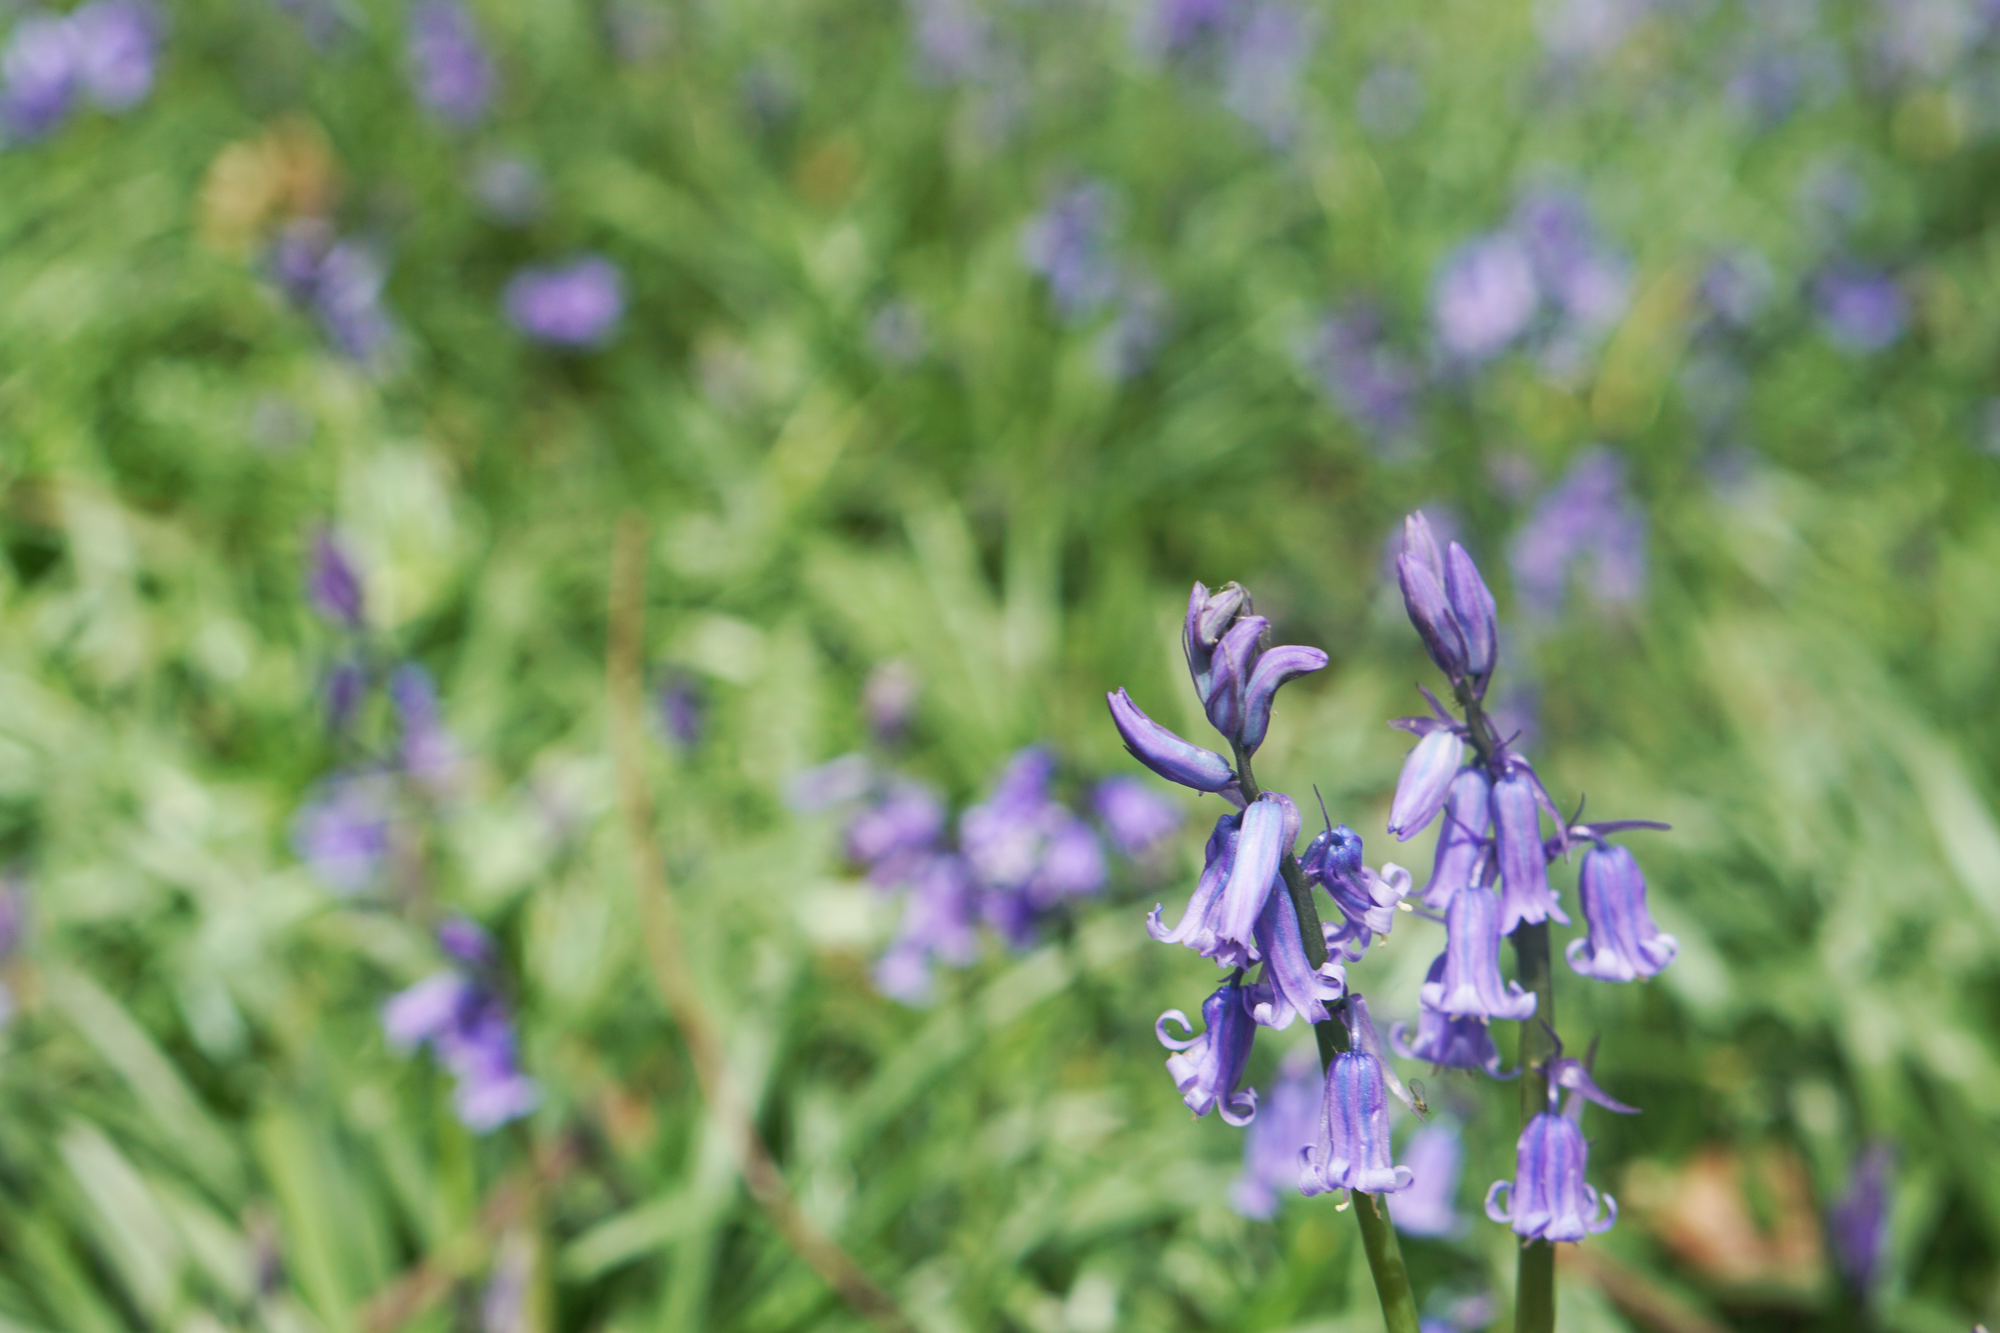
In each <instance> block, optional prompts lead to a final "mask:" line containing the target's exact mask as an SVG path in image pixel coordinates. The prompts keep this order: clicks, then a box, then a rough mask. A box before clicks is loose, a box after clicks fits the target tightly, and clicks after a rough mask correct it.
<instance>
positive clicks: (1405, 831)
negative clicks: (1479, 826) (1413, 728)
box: [1389, 727, 1465, 842]
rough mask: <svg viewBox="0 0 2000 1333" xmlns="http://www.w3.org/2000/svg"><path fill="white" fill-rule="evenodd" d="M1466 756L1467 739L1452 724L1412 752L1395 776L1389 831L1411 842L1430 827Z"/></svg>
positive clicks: (1422, 741) (1431, 733)
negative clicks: (1394, 791)
mask: <svg viewBox="0 0 2000 1333" xmlns="http://www.w3.org/2000/svg"><path fill="white" fill-rule="evenodd" d="M1464 759H1465V741H1464V739H1463V738H1462V737H1461V736H1460V735H1459V734H1458V732H1457V731H1456V730H1454V729H1453V728H1451V727H1438V728H1436V729H1435V730H1433V731H1432V732H1430V734H1428V735H1426V736H1425V737H1424V738H1423V739H1422V740H1420V741H1418V742H1417V744H1416V747H1415V748H1414V749H1412V750H1411V751H1410V754H1409V757H1408V758H1407V759H1405V760H1404V761H1403V772H1402V775H1401V776H1400V777H1398V778H1397V779H1396V796H1395V799H1394V800H1393V801H1391V802H1390V805H1389V832H1391V833H1393V834H1395V835H1396V840H1397V841H1398V842H1408V841H1409V840H1410V839H1411V838H1414V837H1415V836H1416V835H1417V834H1419V833H1421V832H1423V831H1424V830H1425V829H1426V828H1429V827H1430V822H1431V820H1433V819H1435V818H1437V813H1438V811H1439V810H1441V809H1443V808H1444V803H1445V797H1446V796H1448V795H1449V794H1450V792H1451V787H1452V782H1453V780H1454V779H1456V778H1457V776H1458V771H1459V765H1460V764H1461V763H1462V762H1464Z"/></svg>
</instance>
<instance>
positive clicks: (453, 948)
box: [437, 916, 494, 967]
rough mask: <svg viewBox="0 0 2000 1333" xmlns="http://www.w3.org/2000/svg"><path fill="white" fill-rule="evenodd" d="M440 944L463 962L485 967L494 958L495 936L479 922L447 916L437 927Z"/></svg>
mask: <svg viewBox="0 0 2000 1333" xmlns="http://www.w3.org/2000/svg"><path fill="white" fill-rule="evenodd" d="M437 940H438V946H439V947H440V948H442V949H443V950H444V951H445V952H446V953H448V954H450V955H451V956H452V957H453V958H456V959H458V961H459V962H461V963H467V964H470V965H471V966H473V967H485V966H486V965H487V964H488V963H491V962H492V961H493V958H494V951H493V937H492V936H491V935H488V934H487V933H486V931H485V930H484V929H483V928H482V927H481V926H480V925H479V923H478V922H476V921H472V920H470V919H468V918H466V917H462V916H454V917H447V918H445V920H444V921H443V922H441V923H440V924H439V925H438V928H437Z"/></svg>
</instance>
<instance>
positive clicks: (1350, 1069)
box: [1299, 1050, 1415, 1197]
mask: <svg viewBox="0 0 2000 1333" xmlns="http://www.w3.org/2000/svg"><path fill="white" fill-rule="evenodd" d="M1299 1161H1300V1169H1299V1190H1300V1191H1301V1192H1302V1193H1304V1194H1305V1195H1307V1196H1308V1197H1310V1196H1312V1195H1315V1194H1325V1193H1328V1192H1330V1191H1332V1190H1361V1191H1363V1192H1365V1193H1369V1194H1395V1193H1398V1192H1400V1191H1402V1190H1406V1189H1408V1188H1409V1187H1410V1183H1411V1181H1412V1180H1413V1179H1415V1177H1414V1176H1413V1174H1412V1173H1411V1171H1410V1168H1409V1167H1407V1166H1396V1165H1394V1164H1393V1163H1392V1162H1391V1161H1390V1148H1389V1094H1388V1090H1387V1088H1386V1086H1385V1085H1384V1083H1383V1069H1382V1062H1381V1060H1380V1059H1378V1058H1377V1057H1375V1056H1374V1055H1371V1054H1370V1053H1368V1052H1367V1051H1363V1050H1351V1051H1346V1052H1343V1053H1342V1054H1340V1055H1337V1056H1335V1057H1334V1061H1333V1064H1332V1066H1331V1067H1330V1068H1329V1069H1328V1070H1327V1073H1326V1092H1325V1099H1324V1101H1323V1103H1322V1107H1321V1114H1320V1124H1319V1141H1318V1143H1317V1144H1315V1145H1313V1146H1312V1147H1308V1148H1305V1149H1303V1150H1301V1152H1300V1153H1299Z"/></svg>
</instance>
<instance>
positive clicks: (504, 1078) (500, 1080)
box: [382, 918, 541, 1133]
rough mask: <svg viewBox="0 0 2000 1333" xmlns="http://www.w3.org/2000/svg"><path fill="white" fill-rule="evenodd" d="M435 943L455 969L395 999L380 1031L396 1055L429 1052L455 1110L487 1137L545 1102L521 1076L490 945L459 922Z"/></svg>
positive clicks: (468, 924)
mask: <svg viewBox="0 0 2000 1333" xmlns="http://www.w3.org/2000/svg"><path fill="white" fill-rule="evenodd" d="M437 940H438V944H439V945H440V946H441V947H442V948H443V949H444V951H445V953H446V954H447V955H448V956H449V957H450V958H451V965H450V966H448V967H446V968H444V969H443V970H441V971H438V972H434V973H432V974H431V975H430V976H428V977H425V978H424V979H423V980H422V981H419V982H417V983H416V984H415V985H413V986H411V987H409V988H408V989H407V990H402V991H398V992H397V993H396V994H395V995H393V996H391V997H390V999H389V1000H388V1002H387V1003H386V1004H384V1005H383V1006H382V1029H383V1031H384V1032H385V1033H386V1034H387V1035H388V1038H389V1044H390V1045H391V1046H393V1047H395V1048H396V1049H397V1050H399V1051H404V1052H410V1051H414V1050H416V1049H417V1048H418V1047H420V1046H429V1047H430V1048H431V1050H432V1052H433V1053H434V1054H435V1055H436V1056H437V1059H438V1062H439V1063H440V1064H442V1065H443V1066H444V1067H445V1068H446V1069H447V1070H448V1071H450V1073H451V1076H452V1079H453V1081H454V1087H453V1090H452V1109H453V1110H454V1111H455V1112H456V1113H457V1115H458V1118H459V1120H460V1121H461V1122H462V1123H463V1124H464V1125H465V1126H466V1128H468V1129H470V1130H473V1131H474V1132H476V1133H485V1132H486V1131H488V1130H491V1129H496V1128H498V1127H499V1126H501V1125H504V1124H506V1123H507V1122H508V1121H510V1120H518V1119H519V1118H520V1117H522V1116H524V1115H526V1114H528V1113H529V1112H530V1111H532V1110H534V1109H535V1106H536V1104H537V1103H538V1102H539V1101H540V1100H541V1094H540V1092H539V1091H538V1089H537V1088H536V1087H535V1083H534V1080H532V1079H530V1078H529V1077H528V1076H527V1075H526V1074H524V1073H522V1072H521V1067H520V1062H519V1059H518V1056H517V1054H516V1042H515V1034H514V1021H513V1018H512V1016H511V1015H510V1014H509V1012H508V1007H507V1000H506V997H505V995H504V994H503V993H502V991H501V987H500V975H499V972H498V969H497V966H496V964H497V953H496V951H495V949H494V946H493V940H492V939H491V937H489V936H488V935H487V934H486V932H485V931H483V930H481V929H480V928H479V927H478V926H476V925H474V924H473V923H472V922H470V921H466V920H463V919H460V918H454V919H452V920H450V921H447V922H445V923H444V924H443V925H442V926H440V927H438V931H437Z"/></svg>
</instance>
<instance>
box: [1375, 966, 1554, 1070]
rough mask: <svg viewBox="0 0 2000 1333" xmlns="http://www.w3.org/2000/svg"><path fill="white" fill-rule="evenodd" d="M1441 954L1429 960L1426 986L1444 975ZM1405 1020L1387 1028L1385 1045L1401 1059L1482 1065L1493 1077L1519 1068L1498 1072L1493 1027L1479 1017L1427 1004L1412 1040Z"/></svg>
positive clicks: (1439, 1065)
mask: <svg viewBox="0 0 2000 1333" xmlns="http://www.w3.org/2000/svg"><path fill="white" fill-rule="evenodd" d="M1444 964H1445V956H1444V955H1443V954H1439V955H1438V956H1437V959H1436V961H1435V962H1433V963H1432V964H1431V970H1430V975H1429V978H1428V981H1427V988H1428V986H1435V985H1437V984H1438V983H1439V982H1440V981H1442V980H1443V978H1444ZM1408 1032H1409V1028H1408V1025H1407V1024H1403V1023H1397V1024H1395V1025H1393V1026H1392V1027H1391V1028H1390V1029H1389V1045H1390V1048H1391V1049H1393V1050H1394V1051H1395V1052H1396V1054H1398V1055H1400V1056H1402V1057H1403V1058H1404V1059H1405V1060H1427V1061H1429V1062H1430V1063H1431V1065H1432V1066H1434V1067H1435V1068H1438V1069H1483V1070H1485V1071H1486V1072H1487V1073H1488V1074H1490V1075H1492V1076H1493V1077H1494V1078H1497V1079H1511V1078H1514V1077H1515V1076H1517V1075H1518V1074H1519V1073H1520V1072H1521V1071H1520V1070H1519V1069H1509V1070H1506V1071H1505V1072H1502V1070H1501V1068H1500V1052H1499V1050H1498V1049H1497V1048H1496V1047H1495V1046H1494V1045H1493V1029H1492V1028H1491V1027H1490V1026H1489V1025H1488V1024H1487V1022H1486V1020H1484V1019H1481V1018H1447V1017H1446V1016H1445V1015H1443V1014H1441V1013H1439V1012H1438V1011H1437V1010H1435V1009H1433V1008H1431V1007H1430V1006H1429V1005H1427V1004H1426V1005H1422V1006H1421V1007H1420V1008H1419V1010H1418V1012H1417V1035H1416V1040H1415V1041H1411V1040H1410V1039H1409V1037H1408Z"/></svg>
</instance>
